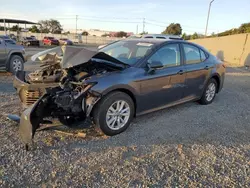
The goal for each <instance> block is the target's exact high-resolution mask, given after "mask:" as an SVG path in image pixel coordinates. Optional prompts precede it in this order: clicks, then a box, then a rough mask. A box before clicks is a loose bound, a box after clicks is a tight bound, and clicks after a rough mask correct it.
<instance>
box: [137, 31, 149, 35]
mask: <svg viewBox="0 0 250 188" xmlns="http://www.w3.org/2000/svg"><path fill="white" fill-rule="evenodd" d="M147 34H148V32H146V31H143V32H141V33H139V35H147Z"/></svg>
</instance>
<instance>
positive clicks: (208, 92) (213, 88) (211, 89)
mask: <svg viewBox="0 0 250 188" xmlns="http://www.w3.org/2000/svg"><path fill="white" fill-rule="evenodd" d="M217 86H218V83H217V81H216V80H215V79H213V78H212V79H210V80H209V81H208V83H207V85H206V87H205V90H204V92H203V94H202V97H201V99H200V100H199V103H200V104H202V105H208V104H211V103H212V102H213V101H214V98H215V96H216V92H217Z"/></svg>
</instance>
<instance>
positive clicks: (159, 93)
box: [137, 43, 185, 113]
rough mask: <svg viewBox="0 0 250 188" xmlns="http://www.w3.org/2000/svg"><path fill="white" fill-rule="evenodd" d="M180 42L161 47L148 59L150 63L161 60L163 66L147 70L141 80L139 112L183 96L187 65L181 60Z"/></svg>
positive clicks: (158, 106)
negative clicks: (151, 70) (150, 70)
mask: <svg viewBox="0 0 250 188" xmlns="http://www.w3.org/2000/svg"><path fill="white" fill-rule="evenodd" d="M180 54H181V53H180V46H179V44H178V43H174V44H167V45H165V46H163V47H161V48H160V49H159V50H158V51H157V52H156V53H154V54H153V55H152V56H151V57H150V58H149V60H148V63H149V64H150V63H152V62H154V61H160V62H161V63H162V64H163V68H160V69H156V70H154V71H153V72H151V73H149V72H145V74H144V75H143V76H142V79H141V80H140V86H141V90H140V101H138V102H139V103H140V104H138V108H139V109H137V111H138V112H139V113H143V112H147V111H151V110H154V109H157V108H158V109H160V108H161V107H164V106H165V105H168V104H170V103H172V102H175V101H178V100H180V99H181V98H182V96H183V91H184V84H185V67H184V66H183V64H182V61H181V55H180Z"/></svg>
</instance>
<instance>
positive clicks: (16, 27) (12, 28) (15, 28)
mask: <svg viewBox="0 0 250 188" xmlns="http://www.w3.org/2000/svg"><path fill="white" fill-rule="evenodd" d="M21 29H22V28H21V27H18V25H13V26H12V27H11V28H10V31H15V32H16V31H21Z"/></svg>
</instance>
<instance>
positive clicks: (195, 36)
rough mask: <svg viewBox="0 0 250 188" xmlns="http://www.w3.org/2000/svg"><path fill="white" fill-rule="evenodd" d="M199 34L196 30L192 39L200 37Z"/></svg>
mask: <svg viewBox="0 0 250 188" xmlns="http://www.w3.org/2000/svg"><path fill="white" fill-rule="evenodd" d="M198 38H199V36H198V34H197V33H196V32H195V33H194V34H193V35H191V39H192V40H194V39H198Z"/></svg>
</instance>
